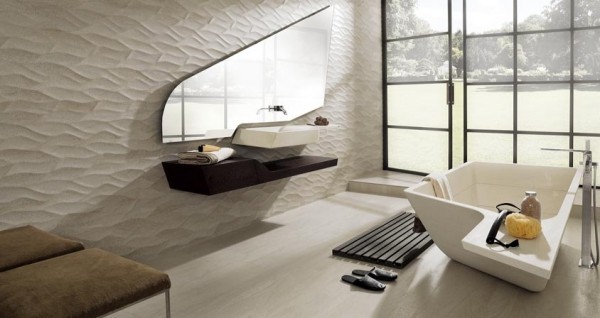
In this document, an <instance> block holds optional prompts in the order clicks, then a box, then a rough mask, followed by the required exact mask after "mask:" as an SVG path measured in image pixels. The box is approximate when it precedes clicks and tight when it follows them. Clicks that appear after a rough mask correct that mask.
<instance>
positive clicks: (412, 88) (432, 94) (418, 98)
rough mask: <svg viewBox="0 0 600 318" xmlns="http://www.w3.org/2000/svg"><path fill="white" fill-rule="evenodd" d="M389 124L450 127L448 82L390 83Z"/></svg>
mask: <svg viewBox="0 0 600 318" xmlns="http://www.w3.org/2000/svg"><path fill="white" fill-rule="evenodd" d="M387 89H388V106H387V110H388V125H397V126H418V127H434V128H447V127H448V105H446V84H421V85H388V87H387Z"/></svg>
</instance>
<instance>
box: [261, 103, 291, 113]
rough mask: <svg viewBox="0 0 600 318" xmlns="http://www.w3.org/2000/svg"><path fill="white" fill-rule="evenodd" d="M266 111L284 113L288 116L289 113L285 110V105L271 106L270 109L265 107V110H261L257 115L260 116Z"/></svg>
mask: <svg viewBox="0 0 600 318" xmlns="http://www.w3.org/2000/svg"><path fill="white" fill-rule="evenodd" d="M263 109H266V110H267V111H269V112H283V114H284V115H287V111H286V110H285V108H283V105H273V106H271V105H269V107H263V108H259V109H258V110H257V111H256V114H257V115H258V114H259V113H260V111H261V110H263Z"/></svg>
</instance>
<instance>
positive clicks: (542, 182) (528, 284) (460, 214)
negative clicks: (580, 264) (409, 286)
mask: <svg viewBox="0 0 600 318" xmlns="http://www.w3.org/2000/svg"><path fill="white" fill-rule="evenodd" d="M581 173H582V171H581V169H576V168H558V167H541V166H530V165H519V164H500V163H484V162H467V163H465V164H463V165H461V166H459V167H457V168H454V169H452V170H449V171H447V172H446V173H445V176H446V177H447V179H448V183H449V188H450V189H449V191H450V192H451V194H452V196H453V200H452V201H451V200H446V199H440V198H437V197H436V196H435V194H434V192H433V186H432V185H431V183H430V182H429V181H423V182H421V183H419V184H417V185H415V186H413V187H410V188H408V189H406V190H405V193H406V197H407V198H408V200H409V201H410V203H411V205H412V206H413V208H414V209H415V212H416V215H417V216H418V217H419V218H420V219H421V221H422V222H423V225H424V226H425V228H426V229H427V232H428V233H429V235H430V236H431V238H432V239H433V241H434V242H435V244H436V245H437V246H438V247H439V248H440V250H442V252H444V253H445V254H446V255H448V256H449V257H450V258H452V259H454V260H456V261H458V262H461V263H463V264H465V265H468V266H470V267H473V268H475V269H478V270H480V271H483V272H485V273H488V274H490V275H493V276H496V277H499V278H501V279H504V280H506V281H508V282H511V283H513V284H515V285H518V286H521V287H523V288H525V289H528V290H530V291H542V290H543V289H544V288H545V287H546V284H547V283H548V280H549V279H550V275H551V273H552V268H553V267H554V262H555V260H556V256H557V255H558V250H559V248H560V241H561V239H562V235H563V232H564V229H565V226H566V223H567V219H568V218H569V214H570V213H571V207H572V205H573V200H574V198H575V192H576V191H577V188H578V187H579V180H580V179H581ZM528 190H532V191H536V192H537V198H538V200H539V201H540V202H541V206H542V233H541V234H540V236H538V237H537V238H535V239H533V240H526V239H519V243H520V246H519V247H516V248H509V249H505V248H503V247H501V246H499V245H488V244H486V242H485V239H486V237H487V234H488V232H489V229H490V227H491V226H492V224H493V222H494V221H495V219H496V217H497V216H498V213H497V212H496V209H495V206H496V205H497V204H499V203H504V202H510V203H513V204H515V205H516V206H520V204H521V200H522V199H523V197H524V196H525V191H528ZM496 237H497V238H499V239H500V240H502V241H503V242H511V241H512V240H514V239H515V238H513V237H512V236H510V235H509V234H507V232H506V230H505V228H504V226H501V227H500V231H499V232H498V235H497V236H496Z"/></svg>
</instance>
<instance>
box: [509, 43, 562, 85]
mask: <svg viewBox="0 0 600 318" xmlns="http://www.w3.org/2000/svg"><path fill="white" fill-rule="evenodd" d="M570 38H571V36H570V34H569V32H555V33H554V32H553V33H537V34H527V35H519V36H518V37H517V44H518V46H517V65H518V66H519V72H518V79H519V81H559V80H568V79H569V76H570V73H571V72H570V71H569V70H570V58H571V50H570V43H569V42H570ZM511 56H512V54H511Z"/></svg>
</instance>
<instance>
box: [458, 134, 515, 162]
mask: <svg viewBox="0 0 600 318" xmlns="http://www.w3.org/2000/svg"><path fill="white" fill-rule="evenodd" d="M512 149H513V136H512V134H484V133H468V134H467V160H468V161H485V162H500V163H512V161H513V151H512Z"/></svg>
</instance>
